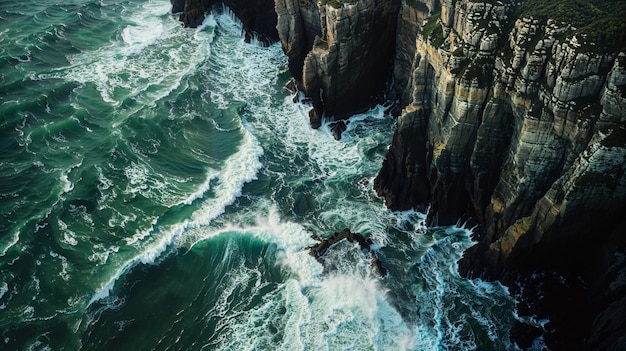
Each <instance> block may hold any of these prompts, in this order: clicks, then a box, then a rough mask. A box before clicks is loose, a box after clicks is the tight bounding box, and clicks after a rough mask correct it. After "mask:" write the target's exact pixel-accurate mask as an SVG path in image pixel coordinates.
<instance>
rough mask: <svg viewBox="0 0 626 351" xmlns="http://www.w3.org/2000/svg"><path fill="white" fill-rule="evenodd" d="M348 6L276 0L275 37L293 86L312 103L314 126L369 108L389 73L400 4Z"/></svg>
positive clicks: (382, 0) (371, 1) (374, 1)
mask: <svg viewBox="0 0 626 351" xmlns="http://www.w3.org/2000/svg"><path fill="white" fill-rule="evenodd" d="M323 3H326V2H325V1H324V2H323ZM351 3H353V4H348V3H345V4H342V5H341V6H339V7H337V8H335V7H334V6H333V5H330V4H324V5H323V4H322V2H318V1H317V0H298V1H295V0H276V13H277V14H278V27H277V28H278V34H279V36H280V39H281V43H282V46H283V49H284V51H285V53H286V54H287V56H288V57H289V68H290V71H291V73H292V75H293V77H294V78H295V79H296V82H297V85H298V88H299V89H300V90H301V91H303V92H304V94H305V95H306V96H307V97H308V98H309V99H311V101H312V104H313V110H312V111H311V113H310V120H311V126H313V127H314V128H317V127H319V126H320V124H321V121H322V118H323V117H324V116H326V117H327V118H329V119H341V118H344V117H347V116H349V115H351V114H353V113H355V112H359V111H364V110H367V109H368V108H370V107H371V105H372V102H373V101H375V99H376V97H377V96H379V95H380V94H381V93H383V92H384V91H385V89H386V83H387V81H388V79H389V76H390V73H391V67H392V60H393V53H394V45H395V32H396V20H397V15H398V9H399V4H400V1H399V0H360V1H356V2H355V1H351Z"/></svg>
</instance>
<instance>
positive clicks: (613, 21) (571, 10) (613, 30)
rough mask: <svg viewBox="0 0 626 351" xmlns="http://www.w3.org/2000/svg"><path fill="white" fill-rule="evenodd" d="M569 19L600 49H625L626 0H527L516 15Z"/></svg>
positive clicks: (606, 50)
mask: <svg viewBox="0 0 626 351" xmlns="http://www.w3.org/2000/svg"><path fill="white" fill-rule="evenodd" d="M529 16H532V17H534V18H536V19H538V20H540V21H546V20H547V19H549V18H550V19H554V20H557V21H561V22H566V23H571V24H572V25H573V26H574V27H576V28H577V30H578V32H580V33H586V34H587V40H588V41H589V42H592V43H595V45H596V48H597V49H599V50H600V51H602V52H606V53H612V52H617V51H623V52H626V0H549V1H546V0H527V1H526V2H524V3H523V4H522V5H520V6H519V8H517V11H516V16H515V17H516V18H520V17H529Z"/></svg>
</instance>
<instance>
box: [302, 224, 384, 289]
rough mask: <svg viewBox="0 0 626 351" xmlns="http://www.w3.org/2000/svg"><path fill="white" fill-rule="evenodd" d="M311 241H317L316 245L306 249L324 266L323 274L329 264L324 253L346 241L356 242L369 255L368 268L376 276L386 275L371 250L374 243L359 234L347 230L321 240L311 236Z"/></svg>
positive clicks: (326, 271)
mask: <svg viewBox="0 0 626 351" xmlns="http://www.w3.org/2000/svg"><path fill="white" fill-rule="evenodd" d="M313 239H315V240H317V241H318V243H317V244H315V245H313V246H311V247H309V248H308V249H309V254H310V255H311V256H313V257H315V259H316V260H317V261H318V262H319V263H321V264H322V265H323V266H324V273H329V264H328V262H326V253H327V252H328V250H330V249H331V248H332V247H333V246H334V245H335V244H337V243H339V242H340V241H343V240H347V241H349V242H351V243H353V242H356V243H357V244H359V247H360V248H361V250H363V251H366V252H367V253H368V254H369V255H370V257H371V262H370V266H371V267H372V269H373V271H374V272H375V273H376V274H378V275H380V276H382V277H384V276H385V275H386V274H387V269H385V267H384V266H383V264H382V262H381V261H380V259H379V258H378V256H377V255H376V253H375V252H374V250H373V249H372V245H373V244H374V242H373V241H372V239H370V238H366V237H364V236H363V235H361V234H359V233H353V232H351V231H350V230H349V229H344V230H343V231H341V232H338V233H334V234H333V235H332V236H331V237H328V238H321V237H319V236H317V235H313Z"/></svg>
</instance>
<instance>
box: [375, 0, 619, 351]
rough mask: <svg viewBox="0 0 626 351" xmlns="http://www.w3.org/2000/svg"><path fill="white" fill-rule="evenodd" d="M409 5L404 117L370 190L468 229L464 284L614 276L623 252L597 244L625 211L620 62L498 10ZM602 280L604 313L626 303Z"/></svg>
mask: <svg viewBox="0 0 626 351" xmlns="http://www.w3.org/2000/svg"><path fill="white" fill-rule="evenodd" d="M409 3H411V4H412V5H410V4H409ZM418 4H419V5H417V6H416V5H415V2H414V1H406V2H405V3H404V4H403V6H402V10H401V14H400V16H399V23H400V24H399V28H400V29H399V31H398V43H399V44H398V46H399V48H398V49H397V55H396V61H395V70H394V76H395V78H396V79H395V82H396V91H398V93H399V96H400V98H401V100H402V101H404V102H406V103H407V105H406V107H405V108H404V110H403V113H402V114H401V116H400V117H399V118H398V124H397V130H396V132H395V135H394V139H393V143H392V145H391V147H390V150H389V152H388V154H387V157H386V160H385V162H384V164H383V166H382V169H381V171H380V173H379V175H378V176H377V178H376V179H375V189H376V191H377V192H378V193H379V194H380V195H382V196H384V197H385V201H386V204H387V205H388V206H389V207H390V208H392V209H408V208H414V207H418V208H420V207H421V208H426V207H427V206H430V215H431V219H432V220H433V222H434V223H438V224H454V223H456V222H457V221H458V220H459V218H467V219H471V220H472V221H474V222H476V223H477V224H479V227H478V230H477V231H476V233H477V235H478V237H477V239H478V240H479V244H478V245H477V246H475V247H474V248H472V249H471V250H470V251H468V252H467V253H466V255H465V257H464V259H463V260H462V261H461V262H460V267H461V269H462V270H463V271H465V272H467V273H469V274H470V275H479V274H480V275H484V274H487V276H490V277H499V278H503V277H505V276H507V275H508V276H510V275H509V274H510V272H520V271H534V270H543V271H556V272H558V273H559V274H562V275H563V276H571V277H577V278H580V276H581V275H586V276H585V278H589V279H588V280H587V281H586V282H587V283H588V285H589V286H596V288H597V287H598V286H607V284H608V283H607V284H604V285H602V284H600V281H601V280H603V279H604V278H600V277H598V276H595V277H593V276H591V274H590V272H592V271H596V272H597V270H598V267H605V268H606V267H612V269H613V271H612V273H611V274H613V275H618V276H619V275H620V274H624V272H626V270H625V269H624V263H623V262H621V261H620V257H621V256H620V255H621V254H622V253H623V252H624V251H625V250H624V249H625V247H626V245H625V244H624V240H622V239H620V238H619V237H617V239H615V238H614V239H613V240H611V242H612V243H613V244H612V245H608V246H607V245H606V243H607V242H609V241H610V240H609V233H611V232H612V231H614V230H615V228H616V226H617V223H618V222H619V221H620V220H621V218H620V216H621V215H623V214H625V213H626V206H625V204H626V162H625V161H626V55H624V53H619V52H608V53H603V52H602V51H600V50H597V49H596V46H594V45H593V44H592V43H589V42H587V41H586V40H585V36H584V35H583V34H581V33H579V32H577V31H576V30H575V28H572V27H571V26H570V25H568V24H566V23H559V22H556V21H550V20H548V21H539V20H536V19H533V18H526V17H520V18H515V17H514V16H512V14H513V13H514V12H513V11H511V9H510V8H508V7H507V6H505V4H504V3H502V2H498V1H484V2H473V1H452V0H445V1H441V3H440V7H438V6H436V5H433V4H430V3H427V2H424V3H418ZM412 33H417V35H415V36H414V37H413V38H414V39H415V49H413V46H412V45H413V44H412V43H411V42H410V37H411V35H412ZM402 43H405V44H402ZM400 46H401V48H400ZM411 54H413V57H412V59H410V60H409V57H410V56H411ZM403 72H404V75H403ZM609 246H610V247H609ZM619 272H621V273H619ZM587 273H589V274H587ZM606 279H608V281H611V280H610V279H611V278H610V277H607V278H606ZM613 282H615V284H617V285H619V288H618V289H617V290H618V291H621V292H622V295H619V294H615V293H614V294H613V295H612V297H611V298H613V299H617V300H611V298H608V299H609V300H608V301H609V302H607V303H606V304H607V305H611V303H610V301H614V302H613V303H616V304H619V303H622V304H623V301H622V300H620V299H621V298H619V296H624V294H623V293H624V286H623V285H624V284H621V283H619V282H616V281H613ZM611 284H612V283H611ZM620 284H621V285H620ZM609 285H610V284H609ZM594 289H595V288H594ZM589 291H591V290H589ZM620 301H622V302H620ZM579 302H581V301H579ZM582 303H583V304H585V303H587V305H586V306H585V308H587V307H589V306H590V304H591V302H589V301H586V302H582ZM620 306H621V305H620ZM570 308H571V306H570ZM589 308H590V307H589ZM594 308H595V307H594ZM600 310H601V308H599V309H598V311H600ZM598 311H596V312H597V313H600V312H598ZM561 312H563V313H565V312H564V311H561ZM596 312H594V313H590V314H589V318H588V319H587V320H586V321H585V323H588V326H589V327H590V326H591V324H592V320H593V318H595V317H594V316H596V314H595V313H596ZM605 312H606V311H605ZM570 313H571V312H570ZM602 313H604V312H602ZM598 318H599V317H598ZM604 322H606V323H607V326H608V325H612V326H613V327H615V326H616V325H618V326H619V325H621V327H622V328H623V327H624V325H625V324H626V323H624V321H623V319H622V320H621V322H618V323H616V321H615V319H613V320H611V319H610V318H608V317H605V318H604ZM611 323H613V324H611ZM620 323H621V324H620ZM582 324H584V323H582ZM615 328H618V327H615ZM618 329H619V328H618ZM587 331H588V330H587ZM574 344H575V342H574Z"/></svg>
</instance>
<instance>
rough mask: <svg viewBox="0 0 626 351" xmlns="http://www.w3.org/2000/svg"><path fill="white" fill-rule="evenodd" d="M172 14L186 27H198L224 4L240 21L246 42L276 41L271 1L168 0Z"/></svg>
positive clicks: (276, 35) (272, 2)
mask: <svg viewBox="0 0 626 351" xmlns="http://www.w3.org/2000/svg"><path fill="white" fill-rule="evenodd" d="M170 1H171V3H172V13H179V14H180V15H179V19H180V21H181V22H182V23H183V25H184V26H186V27H192V28H195V27H198V26H199V25H201V24H202V21H204V18H205V14H206V13H207V12H208V11H210V10H211V9H212V8H214V7H215V6H216V5H218V4H224V5H226V6H228V8H230V10H231V11H232V12H233V13H234V14H235V16H237V18H239V20H241V23H242V26H243V30H244V34H245V37H246V40H247V41H250V40H252V39H253V38H256V39H257V40H259V41H261V42H265V43H272V42H276V41H277V40H278V32H277V31H276V12H275V11H274V1H273V0H247V1H242V0H170Z"/></svg>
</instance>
